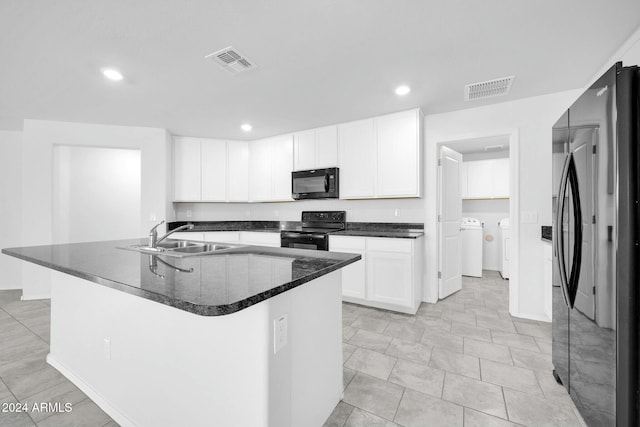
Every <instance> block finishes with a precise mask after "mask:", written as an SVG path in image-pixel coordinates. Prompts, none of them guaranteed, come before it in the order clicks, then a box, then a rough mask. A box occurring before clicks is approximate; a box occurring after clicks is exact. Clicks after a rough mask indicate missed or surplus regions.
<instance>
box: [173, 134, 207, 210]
mask: <svg viewBox="0 0 640 427" xmlns="http://www.w3.org/2000/svg"><path fill="white" fill-rule="evenodd" d="M200 177H201V174H200V140H199V139H198V138H185V137H177V138H175V139H174V142H173V200H177V201H180V200H184V201H199V200H200V188H201V187H200Z"/></svg>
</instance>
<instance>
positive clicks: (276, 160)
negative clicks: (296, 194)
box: [249, 135, 293, 202]
mask: <svg viewBox="0 0 640 427" xmlns="http://www.w3.org/2000/svg"><path fill="white" fill-rule="evenodd" d="M292 171H293V137H292V136H291V135H283V136H276V137H273V138H267V139H261V140H257V141H252V142H251V143H250V144H249V200H251V201H252V202H275V201H289V200H293V199H292V198H291V172H292Z"/></svg>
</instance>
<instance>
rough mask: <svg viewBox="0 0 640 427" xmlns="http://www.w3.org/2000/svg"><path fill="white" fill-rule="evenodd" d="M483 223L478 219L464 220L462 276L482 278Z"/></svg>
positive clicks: (461, 235) (461, 225)
mask: <svg viewBox="0 0 640 427" xmlns="http://www.w3.org/2000/svg"><path fill="white" fill-rule="evenodd" d="M483 234H484V233H483V230H482V223H481V222H480V220H478V219H476V218H462V224H460V242H461V244H462V250H461V251H460V252H461V254H462V275H463V276H473V277H482V235H483Z"/></svg>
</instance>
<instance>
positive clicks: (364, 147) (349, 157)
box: [338, 119, 376, 199]
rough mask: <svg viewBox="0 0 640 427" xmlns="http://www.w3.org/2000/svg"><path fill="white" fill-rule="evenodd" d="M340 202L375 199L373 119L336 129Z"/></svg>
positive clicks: (340, 126) (347, 124)
mask: <svg viewBox="0 0 640 427" xmlns="http://www.w3.org/2000/svg"><path fill="white" fill-rule="evenodd" d="M338 141H339V147H340V165H339V166H340V198H341V199H358V198H360V199H362V198H372V197H375V192H376V183H375V180H376V149H375V145H376V144H375V128H374V122H373V119H367V120H360V121H357V122H351V123H346V124H344V125H339V126H338Z"/></svg>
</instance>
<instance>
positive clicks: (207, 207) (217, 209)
mask: <svg viewBox="0 0 640 427" xmlns="http://www.w3.org/2000/svg"><path fill="white" fill-rule="evenodd" d="M175 209H176V218H177V219H178V220H180V221H187V220H192V221H197V220H209V221H230V220H247V221H248V220H254V221H300V212H302V211H305V210H308V211H313V210H344V211H346V212H347V221H350V222H424V199H386V200H300V201H297V202H282V203H176V204H175ZM188 210H189V211H191V215H192V216H191V217H187V211H188ZM396 210H397V212H396Z"/></svg>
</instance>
